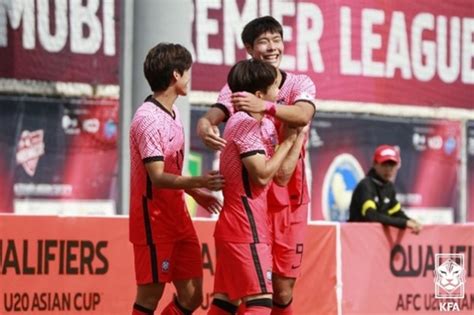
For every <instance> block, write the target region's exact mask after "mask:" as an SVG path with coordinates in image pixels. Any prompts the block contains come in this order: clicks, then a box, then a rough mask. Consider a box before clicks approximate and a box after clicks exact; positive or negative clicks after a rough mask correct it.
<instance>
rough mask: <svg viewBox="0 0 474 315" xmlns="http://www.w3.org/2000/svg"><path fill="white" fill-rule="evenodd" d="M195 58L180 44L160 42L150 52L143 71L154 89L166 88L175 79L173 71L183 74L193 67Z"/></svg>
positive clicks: (161, 89) (162, 89)
mask: <svg viewBox="0 0 474 315" xmlns="http://www.w3.org/2000/svg"><path fill="white" fill-rule="evenodd" d="M192 63H193V58H192V57H191V54H190V53H189V51H188V50H187V49H186V48H184V47H183V46H181V45H179V44H171V43H159V44H158V45H156V46H155V47H153V48H152V49H150V51H149V52H148V54H147V56H146V58H145V62H144V63H143V72H144V73H145V78H146V80H147V81H148V84H149V85H150V88H151V90H152V91H164V90H166V89H167V88H168V87H169V86H170V84H171V82H172V79H173V71H178V72H179V73H180V74H181V75H182V74H183V73H184V71H186V70H188V69H189V68H191V65H192Z"/></svg>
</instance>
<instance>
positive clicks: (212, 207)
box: [192, 189, 222, 214]
mask: <svg viewBox="0 0 474 315" xmlns="http://www.w3.org/2000/svg"><path fill="white" fill-rule="evenodd" d="M192 197H193V199H194V200H196V202H197V203H198V204H199V205H200V206H201V207H203V208H204V209H206V211H208V212H209V213H214V214H219V213H220V212H221V210H222V201H221V200H220V199H219V198H217V197H216V196H214V195H213V194H212V193H211V192H208V191H205V190H204V189H199V190H197V191H196V192H195V193H194V194H193V195H192Z"/></svg>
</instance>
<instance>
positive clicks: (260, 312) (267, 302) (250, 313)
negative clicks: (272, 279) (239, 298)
mask: <svg viewBox="0 0 474 315" xmlns="http://www.w3.org/2000/svg"><path fill="white" fill-rule="evenodd" d="M243 301H244V303H245V310H244V312H243V313H242V314H245V315H270V314H271V312H272V294H257V295H251V296H246V297H244V298H243Z"/></svg>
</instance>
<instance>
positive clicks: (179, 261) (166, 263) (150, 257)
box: [133, 236, 202, 284]
mask: <svg viewBox="0 0 474 315" xmlns="http://www.w3.org/2000/svg"><path fill="white" fill-rule="evenodd" d="M133 251H134V256H135V278H136V280H137V284H149V283H158V282H160V283H165V282H171V281H174V280H186V279H193V278H202V258H201V246H200V244H199V241H198V238H197V236H194V237H192V238H187V239H183V240H179V241H175V242H169V243H157V244H153V245H134V246H133Z"/></svg>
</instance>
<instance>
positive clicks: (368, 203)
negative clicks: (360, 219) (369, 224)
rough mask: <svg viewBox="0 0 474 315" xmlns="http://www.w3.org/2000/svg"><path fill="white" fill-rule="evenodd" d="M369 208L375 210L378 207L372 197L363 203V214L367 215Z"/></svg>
mask: <svg viewBox="0 0 474 315" xmlns="http://www.w3.org/2000/svg"><path fill="white" fill-rule="evenodd" d="M369 209H373V210H375V209H377V206H376V204H375V202H374V201H373V200H370V199H369V200H367V201H366V202H364V204H363V205H362V215H363V216H365V214H366V213H367V210H369Z"/></svg>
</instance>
